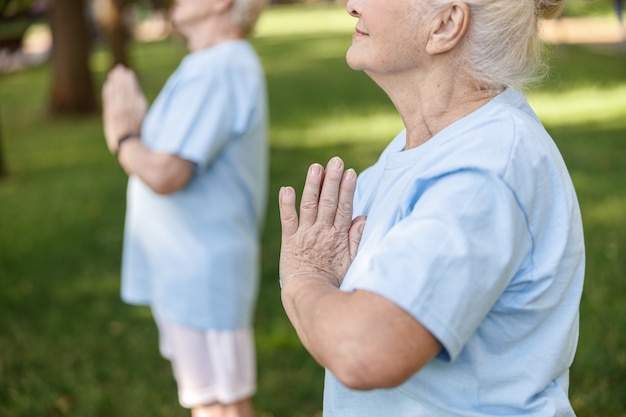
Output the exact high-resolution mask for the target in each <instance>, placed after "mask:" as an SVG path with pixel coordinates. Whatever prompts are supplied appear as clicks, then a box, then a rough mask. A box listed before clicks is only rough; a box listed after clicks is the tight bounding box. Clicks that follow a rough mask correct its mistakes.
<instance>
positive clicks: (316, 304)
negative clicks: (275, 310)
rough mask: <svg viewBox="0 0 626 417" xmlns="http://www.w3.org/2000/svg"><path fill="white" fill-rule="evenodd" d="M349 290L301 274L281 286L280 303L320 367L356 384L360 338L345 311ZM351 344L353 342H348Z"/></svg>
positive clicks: (347, 381)
mask: <svg viewBox="0 0 626 417" xmlns="http://www.w3.org/2000/svg"><path fill="white" fill-rule="evenodd" d="M349 296H350V294H349V293H345V292H343V291H340V290H339V289H338V288H336V287H335V286H333V285H331V284H330V283H328V282H325V281H324V280H320V279H317V278H314V277H311V278H303V279H300V280H298V281H297V282H294V283H291V284H289V285H288V286H286V287H284V288H283V290H282V293H281V298H282V302H283V307H284V309H285V312H286V314H287V317H288V318H289V320H290V321H291V323H292V325H293V327H294V329H295V330H296V332H297V333H298V337H299V338H300V340H301V341H302V344H303V345H304V347H305V348H306V349H307V350H308V351H309V353H310V354H311V355H312V356H313V357H314V358H315V359H316V360H317V361H318V363H319V364H320V365H322V366H323V367H325V368H327V369H330V370H331V371H332V372H333V373H334V374H335V375H337V376H338V377H339V378H341V379H343V380H344V383H347V384H355V383H356V381H354V380H355V379H356V378H357V376H356V375H353V373H354V370H357V369H363V368H362V367H360V366H358V365H355V364H353V361H355V360H358V357H359V356H358V355H357V354H356V353H357V352H356V351H355V349H357V348H358V344H359V340H357V339H355V338H354V336H355V335H356V333H358V332H359V331H358V329H357V328H356V325H352V326H350V325H348V326H346V324H347V322H348V321H349V320H350V321H353V319H354V316H353V314H349V313H348V312H347V311H345V307H346V306H347V305H348V304H349V300H348V298H349ZM348 344H351V345H352V346H349V345H348Z"/></svg>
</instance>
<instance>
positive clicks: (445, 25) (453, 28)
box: [426, 2, 470, 55]
mask: <svg viewBox="0 0 626 417" xmlns="http://www.w3.org/2000/svg"><path fill="white" fill-rule="evenodd" d="M433 23H434V24H433V26H432V31H431V33H430V36H429V38H428V43H427V44H426V52H427V53H429V54H431V55H436V54H440V53H444V52H448V51H450V50H452V49H453V48H454V47H455V46H456V45H457V44H458V43H459V42H460V41H461V39H463V37H464V36H465V34H466V33H467V30H468V28H469V23H470V7H469V5H468V4H467V3H464V2H455V3H451V4H449V5H448V7H446V8H445V9H443V10H441V12H440V13H438V14H437V15H436V16H435V21H434V22H433Z"/></svg>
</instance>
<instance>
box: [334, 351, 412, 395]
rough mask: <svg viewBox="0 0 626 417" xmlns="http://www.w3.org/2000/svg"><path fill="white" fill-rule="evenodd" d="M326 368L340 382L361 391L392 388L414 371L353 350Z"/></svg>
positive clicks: (405, 379) (404, 380)
mask: <svg viewBox="0 0 626 417" xmlns="http://www.w3.org/2000/svg"><path fill="white" fill-rule="evenodd" d="M328 369H329V370H330V371H331V372H332V373H333V375H334V376H335V378H337V380H338V381H339V382H341V384H343V385H344V386H346V387H348V388H350V389H354V390H361V391H367V390H372V389H381V388H394V387H397V386H399V385H402V384H403V383H404V382H406V381H407V380H408V379H409V378H410V377H411V376H412V375H413V374H414V373H415V371H413V370H408V369H401V368H398V367H394V366H393V365H391V364H390V363H389V361H386V360H385V359H384V358H374V357H365V356H364V355H360V354H358V353H355V352H353V353H352V354H351V355H349V356H347V355H346V356H343V357H338V358H337V359H336V360H334V361H333V363H331V364H329V365H328Z"/></svg>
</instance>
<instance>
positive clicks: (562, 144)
mask: <svg viewBox="0 0 626 417" xmlns="http://www.w3.org/2000/svg"><path fill="white" fill-rule="evenodd" d="M346 17H347V18H346ZM353 27H354V21H352V20H351V19H350V18H349V16H347V14H346V13H345V11H343V10H337V9H334V8H328V7H318V8H315V9H311V10H308V9H306V8H302V7H297V8H291V7H281V8H273V9H271V10H270V11H268V12H267V14H266V15H264V17H263V19H262V21H261V22H260V27H259V31H258V37H256V38H255V39H254V43H255V45H256V47H257V48H258V51H259V54H260V56H261V58H262V59H263V62H264V65H265V68H266V72H267V79H268V85H269V91H270V104H271V139H272V152H271V185H270V196H269V202H270V204H269V208H268V215H267V223H266V228H265V233H264V235H263V266H262V285H261V289H260V298H259V303H258V308H257V316H256V331H257V348H258V360H259V390H258V394H257V395H256V397H255V399H254V400H255V408H256V410H257V415H258V417H314V416H317V417H319V415H320V414H321V395H322V382H323V380H322V378H323V370H322V369H321V368H320V367H319V366H318V365H317V364H316V363H315V362H314V361H313V360H312V359H311V358H310V356H309V355H308V354H307V352H306V351H305V350H304V349H303V348H302V347H301V345H300V343H299V341H298V339H297V337H296V335H295V333H294V331H293V329H292V328H291V325H290V324H289V322H288V321H287V319H286V317H285V315H284V312H283V310H282V307H281V305H280V298H279V290H278V284H277V276H278V253H279V246H280V228H279V221H278V214H277V205H276V198H277V192H278V189H279V187H280V186H281V185H286V184H290V185H294V186H295V187H297V188H298V189H300V188H301V187H302V183H303V180H304V172H305V170H306V168H307V167H308V165H309V164H310V163H312V162H314V161H319V162H326V161H327V160H328V159H329V158H330V157H331V156H334V155H341V156H342V157H343V158H344V160H345V161H346V163H347V165H348V166H352V167H354V168H356V169H357V171H360V170H362V169H363V168H365V167H366V166H368V165H369V164H371V163H372V162H373V161H374V160H375V158H376V156H377V154H378V153H379V152H380V150H381V149H382V147H383V146H384V145H385V143H386V142H387V141H388V140H389V139H390V138H391V137H392V136H394V135H395V133H396V132H397V130H398V129H400V128H401V123H400V120H399V118H398V116H397V115H396V113H395V110H394V108H393V106H392V105H391V103H390V102H389V100H388V99H387V97H386V96H385V95H384V94H383V93H382V92H381V91H380V90H379V89H378V88H377V87H376V86H375V85H374V84H373V83H372V82H371V81H370V80H369V79H368V78H367V77H366V76H365V75H364V74H362V73H356V72H353V71H351V70H350V69H349V68H348V67H347V65H346V64H345V60H344V54H345V50H346V48H347V47H348V45H349V43H350V32H351V31H352V30H353ZM551 49H553V51H552V52H553V54H552V55H553V58H552V59H551V68H552V69H551V72H550V77H549V78H548V79H547V80H546V81H545V82H544V83H542V84H541V85H538V86H535V87H533V88H532V89H531V90H530V91H529V98H530V101H531V104H533V106H534V107H535V108H536V109H537V111H538V113H539V115H540V117H542V118H543V119H544V120H545V123H546V126H547V128H548V129H549V131H550V132H551V133H552V134H553V136H554V138H555V140H556V142H557V144H558V146H559V148H560V149H561V151H562V153H563V155H564V158H565V160H566V162H567V164H568V166H569V168H570V172H571V174H572V178H573V180H574V183H575V185H576V188H577V191H578V195H579V199H580V204H581V208H582V212H583V217H584V222H585V234H586V243H587V265H588V266H587V277H586V284H585V291H584V295H583V300H582V305H581V333H580V343H579V349H578V353H577V356H576V360H575V362H574V366H573V367H572V372H571V387H570V394H571V399H572V402H573V404H574V406H575V409H576V411H577V413H578V416H579V417H626V397H625V396H624V393H625V392H626V303H625V302H624V297H625V295H626V280H625V279H624V278H625V273H626V253H625V252H626V215H624V213H625V212H626V191H625V188H624V184H625V183H624V179H625V178H626V162H625V160H624V155H626V101H625V100H626V55H624V50H623V48H622V49H621V52H620V51H619V50H615V51H612V50H608V49H600V48H595V49H592V48H588V47H583V46H559V47H558V48H551ZM183 54H184V50H183V49H182V48H181V44H180V42H178V41H165V42H158V43H148V44H136V45H133V49H132V56H133V61H134V63H135V65H136V67H137V69H138V71H139V77H140V79H141V82H142V85H143V86H144V88H145V90H146V94H147V96H148V97H149V98H154V96H155V95H156V93H157V92H158V89H159V88H160V86H161V85H162V83H163V82H164V81H165V79H166V77H167V75H168V74H169V73H170V72H171V71H172V70H173V69H174V68H175V66H176V65H177V63H178V60H179V59H180V57H182V55H183ZM108 66H109V58H108V55H107V54H106V53H104V52H97V53H94V55H93V62H92V68H93V70H94V74H95V77H96V84H97V85H100V84H101V82H102V80H103V77H104V75H105V70H106V68H108ZM49 70H50V68H49V67H48V66H45V65H44V66H42V67H38V68H31V69H28V70H25V71H22V72H17V73H12V74H2V75H0V123H1V126H2V128H1V129H2V135H3V136H2V139H3V144H4V151H5V157H6V162H7V164H8V168H9V170H10V176H9V177H7V178H6V179H4V180H1V181H0V416H3V417H5V416H6V417H17V416H20V417H21V416H24V417H26V416H38V417H54V416H76V417H111V416H115V417H126V416H128V417H141V416H151V417H159V416H163V417H165V416H169V417H171V416H187V415H188V412H187V411H186V410H184V409H182V408H180V407H179V406H178V404H177V399H176V392H175V384H174V381H173V380H172V377H171V373H170V370H169V365H168V363H167V362H165V361H164V360H163V359H161V358H160V356H159V354H158V351H157V334H156V330H155V328H154V325H153V323H152V319H151V317H150V314H149V312H148V311H147V310H146V309H144V308H137V307H130V306H127V305H124V304H123V303H122V302H121V301H120V300H119V295H118V293H119V264H120V248H121V232H122V225H123V210H124V205H125V176H124V175H123V173H122V172H121V170H120V169H119V167H118V166H117V165H116V163H115V160H114V158H112V157H111V156H110V155H109V154H108V152H107V151H106V147H105V145H104V140H103V137H102V132H101V129H102V126H101V121H100V118H99V117H98V116H93V117H82V118H75V119H57V120H51V119H48V118H46V117H45V113H44V109H45V102H46V98H47V95H48V92H49V85H48V83H49V80H50V77H49Z"/></svg>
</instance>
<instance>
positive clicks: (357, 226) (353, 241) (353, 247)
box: [348, 216, 367, 261]
mask: <svg viewBox="0 0 626 417" xmlns="http://www.w3.org/2000/svg"><path fill="white" fill-rule="evenodd" d="M366 219H367V218H366V217H365V216H358V217H356V218H355V219H354V220H352V226H350V232H349V233H348V240H349V241H350V260H351V261H352V260H354V258H355V257H356V253H357V251H358V249H359V243H361V236H363V228H365V221H366Z"/></svg>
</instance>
